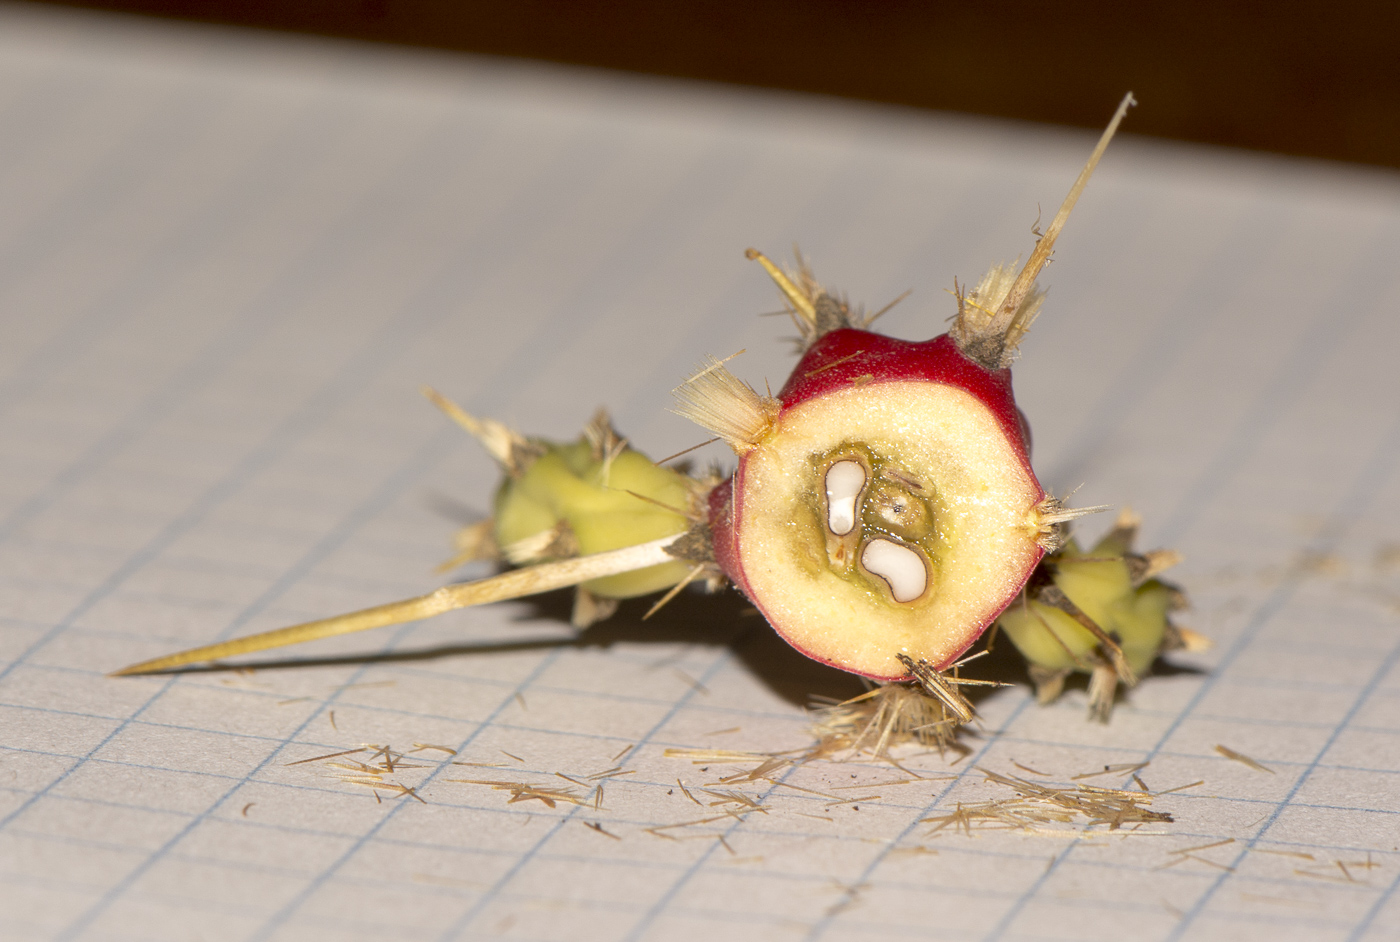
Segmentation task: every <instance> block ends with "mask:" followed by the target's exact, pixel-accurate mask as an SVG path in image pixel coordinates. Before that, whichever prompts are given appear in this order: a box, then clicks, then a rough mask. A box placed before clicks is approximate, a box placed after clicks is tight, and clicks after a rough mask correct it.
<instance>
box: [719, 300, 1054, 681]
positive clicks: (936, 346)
mask: <svg viewBox="0 0 1400 942" xmlns="http://www.w3.org/2000/svg"><path fill="white" fill-rule="evenodd" d="M865 377H869V378H868V379H866V378H865ZM920 379H921V380H925V381H927V382H930V383H939V384H942V385H946V386H954V387H956V388H958V389H961V390H963V391H965V392H967V393H970V394H971V395H972V396H974V397H976V398H977V399H978V400H979V401H980V402H982V403H983V404H984V405H986V406H987V408H988V409H989V410H990V411H991V413H992V415H993V416H994V417H995V418H996V420H997V422H998V423H999V424H1000V425H1001V428H1002V431H1003V433H1004V434H1005V435H1006V439H1007V441H1008V442H1010V443H1011V445H1012V447H1013V450H1014V451H1015V453H1016V455H1017V456H1018V457H1019V458H1020V460H1021V464H1022V466H1023V467H1024V468H1025V471H1026V474H1027V475H1029V476H1030V479H1031V480H1032V481H1034V482H1035V484H1036V487H1037V489H1039V490H1040V493H1041V496H1042V497H1043V496H1045V494H1044V489H1043V488H1041V487H1040V483H1039V479H1037V478H1036V476H1035V472H1034V471H1033V470H1032V469H1031V461H1030V444H1029V443H1030V430H1029V428H1028V426H1027V424H1026V421H1025V417H1024V416H1023V415H1022V413H1021V411H1020V409H1018V408H1017V407H1016V400H1015V398H1014V396H1013V395H1012V392H1011V371H1010V370H1009V369H1002V370H988V369H984V368H983V367H981V366H979V365H978V364H976V363H974V362H973V361H972V360H970V359H968V358H967V357H966V356H964V355H963V354H962V351H960V350H959V349H958V347H957V344H956V343H954V342H953V338H952V337H950V336H949V335H947V334H942V335H940V336H938V337H935V338H933V339H932V340H925V341H908V340H898V339H895V338H893V337H886V336H884V335H883V334H875V333H871V332H869V331H865V330H856V329H854V328H841V329H839V330H833V331H831V332H830V333H828V334H826V335H825V336H823V337H822V338H821V339H819V340H818V341H817V342H816V343H814V344H812V346H811V347H810V348H808V350H807V352H806V353H805V354H804V355H803V357H802V359H801V360H799V361H798V363H797V366H795V367H794V368H793V371H792V374H791V375H790V376H789V377H788V381H787V383H786V384H785V385H784V386H783V388H782V389H781V390H780V391H779V392H778V397H777V398H778V401H779V402H780V403H781V404H782V412H786V411H787V410H788V409H790V408H792V407H793V406H796V405H798V404H800V403H803V402H807V401H808V400H811V399H815V398H817V397H819V396H822V395H824V394H826V393H829V392H833V391H836V390H838V389H849V388H850V386H851V385H852V384H853V383H855V382H858V381H859V382H862V383H863V385H866V386H874V385H877V384H879V383H882V382H900V381H906V382H907V381H909V380H920ZM782 412H780V413H779V420H780V421H781V415H782ZM746 463H747V462H746V457H745V456H741V457H740V458H739V465H738V467H737V468H736V469H735V470H734V474H733V476H732V477H730V478H729V480H727V481H725V482H724V483H723V484H720V485H719V486H717V487H716V488H714V490H712V491H711V492H710V496H709V514H710V530H711V535H712V538H713V547H714V555H715V562H716V564H717V565H718V566H719V567H720V569H721V570H722V571H723V572H724V574H725V576H726V577H728V579H729V580H730V581H731V582H733V583H734V585H735V586H736V587H738V589H739V590H740V591H741V592H743V593H744V595H746V596H747V597H748V598H749V600H750V601H752V602H753V603H754V604H755V605H756V606H757V607H758V609H759V611H762V612H763V613H764V617H765V618H768V613H767V612H766V611H764V606H763V603H762V600H761V599H757V598H755V597H754V593H753V592H752V591H750V586H749V581H748V579H747V578H746V576H745V573H744V561H743V558H742V555H741V553H740V551H739V536H738V535H739V529H740V524H741V523H742V521H743V516H744V507H743V500H742V495H744V494H745V487H744V472H745V465H746ZM1042 556H1044V550H1040V551H1039V552H1038V553H1037V554H1036V557H1035V561H1036V562H1039V560H1040V558H1041V557H1042ZM1033 569H1034V566H1032V567H1031V568H1030V569H1028V570H1027V571H1026V577H1027V578H1029V577H1030V574H1031V571H1032V570H1033ZM1015 598H1016V596H1015V594H1013V595H1011V596H1010V597H1008V598H1006V599H1005V600H1003V601H1002V604H1001V605H1000V606H998V608H997V609H996V611H995V612H994V613H993V614H992V615H991V616H990V617H988V618H987V619H986V621H985V623H984V624H982V625H981V626H980V627H979V628H978V630H977V631H976V632H975V633H973V634H972V636H971V638H970V640H969V642H968V646H969V647H970V646H971V644H972V642H973V641H975V640H976V639H977V638H978V637H979V636H980V635H981V633H982V632H983V631H985V630H986V629H987V628H989V627H990V626H991V625H992V623H993V622H994V621H996V619H997V617H998V616H1000V615H1001V613H1002V611H1004V610H1005V609H1006V607H1007V606H1008V605H1010V604H1011V603H1012V602H1013V601H1014V600H1015ZM768 620H769V624H771V625H773V627H774V629H775V630H777V632H778V633H779V634H783V628H782V626H781V625H779V624H776V623H774V622H773V620H772V619H771V618H769V619H768ZM964 650H966V649H964ZM803 653H804V654H807V656H808V657H812V655H811V654H810V653H808V652H806V651H804V652H803ZM959 656H960V655H959ZM813 659H814V660H818V661H821V662H822V663H826V664H830V665H831V666H833V667H840V665H836V664H831V662H830V661H827V660H826V659H824V658H819V657H815V658H813ZM933 666H934V667H936V668H939V669H942V668H943V667H946V666H947V665H946V664H936V665H933ZM842 669H845V668H842ZM873 679H875V680H882V681H892V680H900V679H902V678H899V677H874V678H873Z"/></svg>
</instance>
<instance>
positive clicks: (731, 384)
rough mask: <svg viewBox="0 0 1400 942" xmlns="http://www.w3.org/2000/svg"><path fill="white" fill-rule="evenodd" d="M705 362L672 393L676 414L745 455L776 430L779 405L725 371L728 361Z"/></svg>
mask: <svg viewBox="0 0 1400 942" xmlns="http://www.w3.org/2000/svg"><path fill="white" fill-rule="evenodd" d="M740 352H742V351H740ZM735 356H738V354H735ZM705 359H706V365H705V366H704V367H703V368H702V369H701V370H699V371H698V372H697V373H695V375H693V376H691V377H690V378H689V379H687V380H686V381H685V382H684V383H682V384H681V385H679V386H677V387H676V388H675V389H673V390H671V394H672V395H673V396H675V397H676V403H677V408H675V409H674V410H672V411H673V412H675V413H676V414H677V415H680V416H684V417H685V418H687V419H690V421H692V422H694V423H695V424H696V425H699V426H700V427H701V428H704V429H708V430H709V431H711V432H713V433H714V434H716V435H718V436H719V437H720V438H722V439H724V440H725V442H726V443H727V444H728V445H729V447H730V448H733V449H734V452H735V454H739V455H742V454H745V453H747V452H748V451H749V450H751V449H752V448H753V447H754V446H755V445H757V444H758V443H759V442H760V441H762V440H763V436H765V435H766V434H768V430H769V429H770V428H772V426H773V420H774V419H775V418H776V417H777V415H778V409H779V405H778V401H777V400H776V399H770V398H768V397H767V396H760V395H759V394H758V393H757V392H755V391H754V388H753V387H752V386H750V385H749V384H748V383H746V382H744V381H743V380H741V379H739V377H737V376H735V375H734V374H733V373H731V372H729V370H727V369H725V368H724V364H725V362H727V361H725V360H716V359H715V358H714V357H706V358H705ZM731 359H732V358H731Z"/></svg>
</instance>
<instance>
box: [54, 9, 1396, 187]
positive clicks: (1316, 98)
mask: <svg viewBox="0 0 1400 942" xmlns="http://www.w3.org/2000/svg"><path fill="white" fill-rule="evenodd" d="M62 5H66V6H82V7H89V8H99V9H105V10H120V11H127V12H131V13H139V14H144V15H149V16H158V17H175V18H182V19H189V20H199V21H207V22H219V23H229V24H236V25H239V26H245V27H251V28H257V29H266V30H286V31H295V32H302V33H312V34H324V35H331V36H339V37H348V38H354V39H360V40H367V41H371V42H378V43H394V44H406V45H415V46H428V47H435V48H442V49H453V50H464V51H470V52H475V53H485V54H491V55H501V56H516V57H525V58H531V59H541V60H548V61H553V62H561V63H571V64H578V65H588V66H597V67H601V68H606V69H617V70H625V71H629V72H639V73H649V74H657V75H667V76H678V77H684V78H691V79H701V80H708V81H714V82H725V83H736V84H742V85H753V86H762V87H768V88H782V89H792V90H796V91H803V92H815V93H820V94H825V95H834V96H840V97H845V98H852V99H859V100H867V101H880V102H889V103H895V104H901V105H910V106H914V107H918V108H931V109H942V110H948V111H957V112H966V113H973V114H985V115H993V116H997V117H1004V118H1016V119H1025V120H1030V121H1041V122H1051V123H1057V124H1065V125H1074V126H1081V127H1093V128H1097V127H1099V126H1101V125H1102V124H1103V122H1104V120H1105V118H1106V117H1107V115H1108V114H1110V113H1111V111H1112V108H1113V105H1114V104H1115V103H1116V102H1117V100H1118V99H1119V97H1121V95H1122V94H1123V92H1124V91H1125V90H1128V89H1131V90H1133V91H1134V92H1136V93H1137V95H1138V97H1139V98H1140V99H1142V100H1144V101H1150V102H1151V108H1144V109H1141V110H1140V111H1139V113H1137V114H1135V115H1134V117H1133V126H1132V130H1133V133H1135V134H1144V135H1151V136H1157V137H1164V138H1173V139H1178V140H1187V141H1195V142H1202V143H1208V144H1220V145H1226V146H1231V147H1244V148H1251V149H1255V150H1262V151H1274V152H1279V153H1284V154H1293V155H1300V156H1307V157H1319V158H1325V159H1329V160H1341V161H1352V162H1357V163H1365V164H1372V165H1380V166H1388V167H1400V68H1397V60H1398V57H1397V53H1396V48H1395V44H1396V40H1397V37H1400V3H1395V2H1394V0H1390V2H1377V0H1352V2H1331V3H1324V2H1320V0H1301V2H1300V0H1292V2H1287V3H1272V2H1220V3H1212V2H1209V0H1178V2H1174V3H1170V4H1133V3H1122V2H1114V0H1082V2H1062V3H1054V4H1051V3H1044V2H1032V0H984V2H979V3H946V2H935V0H922V2H921V0H885V2H869V0H867V2H857V0H743V2H740V0H680V2H665V3H658V2H655V0H294V2H288V0H87V2H83V3H71V2H70V3H66V4H62Z"/></svg>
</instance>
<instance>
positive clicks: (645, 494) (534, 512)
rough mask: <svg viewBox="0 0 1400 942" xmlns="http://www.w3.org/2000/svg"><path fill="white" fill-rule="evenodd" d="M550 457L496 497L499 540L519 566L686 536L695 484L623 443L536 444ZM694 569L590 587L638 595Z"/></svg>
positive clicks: (671, 566) (605, 593) (680, 566)
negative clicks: (605, 447) (601, 446)
mask: <svg viewBox="0 0 1400 942" xmlns="http://www.w3.org/2000/svg"><path fill="white" fill-rule="evenodd" d="M537 444H539V445H541V447H542V450H543V454H542V455H541V456H540V457H539V458H537V459H536V460H535V461H534V462H533V463H531V464H530V465H529V467H528V468H526V469H524V471H523V472H522V473H521V474H520V475H519V476H518V477H509V476H507V477H506V478H505V480H504V481H503V482H502V483H501V487H500V490H499V491H497V493H496V500H495V520H496V541H497V543H498V545H500V546H501V547H502V549H503V550H504V552H505V553H506V556H507V557H508V558H509V559H510V560H511V561H512V562H514V563H518V564H527V563H535V562H542V561H545V560H549V559H558V558H564V557H569V556H576V555H581V556H591V555H594V554H596V553H604V552H608V551H609V550H616V549H622V548H624V547H627V546H635V545H637V544H640V543H647V542H650V541H652V540H656V539H660V538H662V537H667V536H674V537H679V536H680V535H682V534H683V533H685V532H686V530H688V529H689V528H690V525H691V519H690V517H689V516H687V515H688V514H689V513H690V507H691V503H692V500H693V499H694V497H693V495H694V494H695V481H694V480H693V479H691V478H689V477H687V476H686V475H683V474H681V473H679V472H677V471H673V470H671V469H669V468H663V467H658V466H657V465H655V464H653V463H652V462H651V459H649V458H647V457H646V456H645V455H643V454H642V453H641V452H638V451H634V450H633V449H631V448H627V447H625V446H622V447H620V448H618V449H612V450H605V451H604V452H603V453H600V451H599V449H598V448H596V447H595V445H594V444H593V443H592V442H590V441H588V440H587V439H580V440H579V441H577V442H572V443H569V444H553V443H544V442H539V443H537ZM693 568H694V565H693V564H688V563H685V562H682V561H679V560H676V561H672V562H667V563H663V564H661V565H659V566H651V567H649V568H647V569H641V570H637V571H636V572H627V573H622V574H621V575H612V576H607V577H604V578H601V579H595V580H593V581H591V582H586V583H584V584H583V588H585V589H587V590H588V591H589V592H592V593H593V594H594V595H597V596H600V597H602V598H631V597H633V596H638V595H646V594H648V593H651V592H655V591H657V590H659V589H665V588H667V587H669V586H672V585H675V584H676V583H678V582H680V581H681V580H682V579H684V578H685V577H686V576H687V574H688V573H689V572H690V570H691V569H693Z"/></svg>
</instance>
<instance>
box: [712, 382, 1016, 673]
mask: <svg viewBox="0 0 1400 942" xmlns="http://www.w3.org/2000/svg"><path fill="white" fill-rule="evenodd" d="M845 443H863V444H864V445H866V446H868V447H869V448H870V449H871V450H872V451H873V452H874V453H876V454H878V455H881V456H885V457H890V458H893V459H894V460H896V461H897V462H898V464H899V465H900V466H901V467H903V468H904V469H905V470H906V471H907V472H909V473H910V474H911V475H912V476H914V477H915V478H916V479H917V480H918V481H919V482H920V483H922V484H923V485H924V486H925V487H926V488H929V489H931V490H932V491H933V493H934V499H933V503H934V510H935V518H936V528H937V535H938V543H939V544H940V551H939V552H938V554H937V556H936V558H935V559H934V560H933V566H932V570H933V571H932V572H931V573H930V587H929V590H928V591H927V592H926V593H925V594H924V596H923V597H922V598H921V599H919V600H917V601H915V602H909V603H897V602H895V601H893V599H891V598H890V597H889V594H888V592H887V591H884V590H882V589H881V588H880V586H879V585H877V584H876V583H875V582H874V581H872V580H870V579H868V578H861V577H859V576H856V577H852V576H850V575H848V574H843V573H838V572H836V571H834V570H833V569H832V567H831V566H830V564H829V563H828V561H827V558H826V551H825V541H824V533H825V525H824V522H823V519H822V516H821V504H820V500H819V499H817V500H814V499H813V498H812V497H811V496H810V495H819V494H822V493H823V483H822V479H821V473H822V469H820V468H819V467H817V466H816V465H815V464H814V461H813V456H814V455H822V454H827V453H830V452H832V450H833V449H837V448H839V447H840V446H841V445H843V444H845ZM743 488H744V493H745V495H746V496H745V499H744V505H743V508H744V509H743V517H742V520H741V521H740V525H739V543H740V547H741V553H742V557H743V560H744V574H745V577H746V579H747V581H748V586H749V590H750V594H751V596H752V597H753V598H754V600H755V601H756V602H758V604H759V606H760V607H761V608H762V609H763V611H764V613H765V614H766V615H767V616H768V619H769V621H770V622H771V623H772V624H773V625H774V627H776V628H777V629H778V630H779V632H780V633H781V634H782V635H783V636H784V637H785V638H787V640H788V641H789V642H790V643H791V644H792V645H793V646H794V647H796V648H798V649H799V650H801V651H803V652H804V653H806V654H808V655H809V656H812V657H815V658H817V659H819V660H822V661H826V662H828V663H830V664H833V665H835V666H837V667H841V668H843V669H845V670H849V671H854V672H856V673H860V674H864V675H866V676H870V677H879V678H892V677H899V676H902V675H903V674H904V673H905V669H904V667H903V666H902V665H901V664H900V662H899V660H898V659H897V656H898V655H900V654H904V655H907V656H908V657H910V658H912V659H914V660H915V661H918V660H925V661H927V662H928V663H930V664H932V665H934V666H936V667H942V666H945V665H946V664H947V663H949V662H950V661H952V660H953V659H954V658H956V657H957V655H958V654H960V653H961V652H962V651H963V650H965V649H966V647H967V646H968V645H969V644H970V643H971V642H972V641H973V640H975V638H976V636H977V635H978V634H979V633H980V632H981V630H982V629H983V628H985V627H986V626H987V625H988V624H989V623H990V621H991V620H992V618H993V617H994V616H995V615H996V614H997V613H998V612H999V611H1000V609H1001V608H1002V607H1003V606H1004V605H1005V604H1006V602H1007V601H1008V600H1009V599H1011V598H1012V597H1013V596H1015V594H1016V593H1017V592H1018V591H1020V589H1021V586H1022V585H1023V584H1024V582H1025V579H1026V576H1027V575H1028V574H1029V573H1030V571H1031V569H1032V568H1033V567H1034V565H1035V563H1036V561H1037V560H1038V559H1039V556H1040V550H1039V547H1038V545H1037V543H1036V536H1037V529H1036V516H1035V507H1036V504H1037V503H1038V502H1039V501H1040V500H1041V498H1042V497H1043V494H1042V492H1041V489H1040V486H1039V485H1038V484H1037V483H1036V481H1035V479H1034V478H1033V477H1032V476H1031V475H1030V474H1029V473H1028V472H1027V471H1026V468H1025V466H1024V464H1023V463H1022V461H1021V458H1020V456H1019V455H1018V454H1017V452H1016V450H1015V449H1014V448H1013V447H1012V446H1011V444H1010V443H1009V442H1008V441H1007V440H1006V436H1005V434H1004V433H1003V431H1002V428H1001V425H1000V424H999V423H998V422H997V420H996V417H995V416H994V415H993V414H992V413H991V411H990V410H988V409H987V407H986V406H984V405H983V404H982V403H981V402H980V401H978V400H977V399H976V398H975V397H973V396H972V395H970V394H968V393H966V392H964V391H963V390H961V389H957V388H955V387H952V386H943V385H938V384H932V383H926V382H894V383H882V384H879V385H875V386H865V387H852V388H851V389H849V390H846V391H842V392H838V393H834V394H831V395H827V396H823V397H821V398H820V399H816V400H812V401H809V402H806V403H803V404H801V405H798V406H795V407H793V408H792V409H789V410H788V411H786V412H784V413H783V415H782V416H781V417H780V418H779V420H778V424H777V426H776V427H775V428H774V429H773V431H772V433H771V434H770V435H769V436H768V437H767V438H766V440H765V441H764V442H763V443H762V444H761V445H760V446H759V447H757V448H755V449H754V450H753V451H752V452H751V453H750V454H749V456H748V459H747V461H746V464H745V470H744V482H743Z"/></svg>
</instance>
